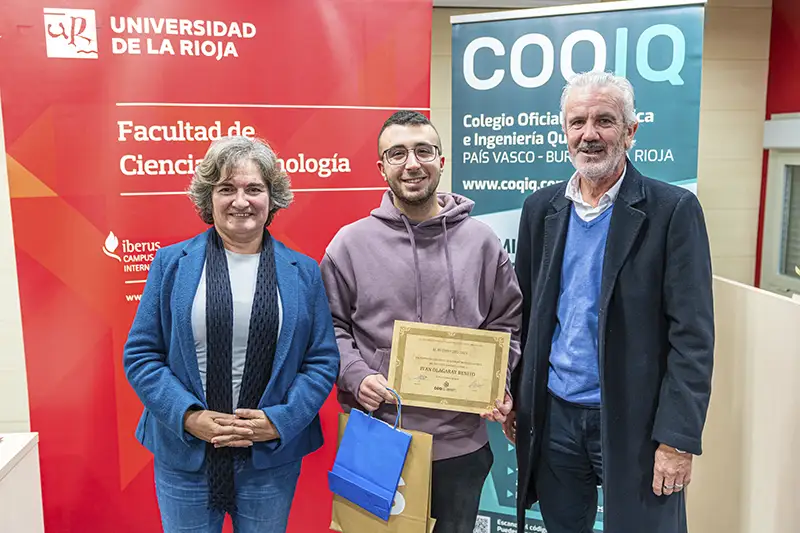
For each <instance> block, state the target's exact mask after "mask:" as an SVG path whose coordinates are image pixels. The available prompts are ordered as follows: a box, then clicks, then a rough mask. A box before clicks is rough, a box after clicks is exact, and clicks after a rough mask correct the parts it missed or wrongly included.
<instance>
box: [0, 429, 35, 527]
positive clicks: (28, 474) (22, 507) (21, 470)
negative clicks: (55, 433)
mask: <svg viewBox="0 0 800 533" xmlns="http://www.w3.org/2000/svg"><path fill="white" fill-rule="evenodd" d="M0 437H2V440H0V531H2V532H3V533H42V532H44V519H43V517H42V483H41V476H40V474H39V434H38V433H0Z"/></svg>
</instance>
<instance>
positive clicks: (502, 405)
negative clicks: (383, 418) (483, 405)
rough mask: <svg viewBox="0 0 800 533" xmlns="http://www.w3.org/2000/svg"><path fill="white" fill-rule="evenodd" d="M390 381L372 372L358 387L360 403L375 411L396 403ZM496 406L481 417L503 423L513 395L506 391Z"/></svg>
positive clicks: (510, 406) (511, 403)
mask: <svg viewBox="0 0 800 533" xmlns="http://www.w3.org/2000/svg"><path fill="white" fill-rule="evenodd" d="M388 387H389V383H388V382H387V381H386V378H385V377H383V375H382V374H371V375H369V376H367V377H365V378H364V379H363V380H362V381H361V386H359V388H358V396H357V398H358V403H360V404H361V405H362V406H363V407H364V409H366V410H367V411H370V412H372V411H375V410H377V409H378V407H380V405H381V403H383V402H387V403H395V401H396V400H395V398H394V396H392V393H391V392H389V390H388ZM495 404H496V406H495V408H494V409H492V410H491V411H487V412H485V413H481V418H483V419H484V420H489V421H492V422H500V423H501V424H502V423H503V422H505V421H506V417H507V416H508V413H510V412H511V408H512V407H513V405H514V403H513V401H512V400H511V396H509V395H508V393H506V396H505V399H504V400H503V402H500V401H499V400H498V401H496V402H495Z"/></svg>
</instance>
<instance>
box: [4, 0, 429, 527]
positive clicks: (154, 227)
mask: <svg viewBox="0 0 800 533" xmlns="http://www.w3.org/2000/svg"><path fill="white" fill-rule="evenodd" d="M431 9H432V6H431V0H293V1H289V0H269V1H267V0H260V1H256V0H226V1H220V0H216V1H212V0H171V1H163V0H162V1H151V0H139V1H132V0H106V1H101V0H82V1H78V0H76V1H71V2H64V1H57V0H53V1H47V0H5V1H4V2H3V7H2V9H0V36H2V37H0V102H1V103H2V118H3V127H4V132H5V141H6V146H5V150H6V154H7V162H8V180H9V189H10V195H11V209H12V219H13V225H14V241H15V246H16V257H17V269H18V277H19V290H20V300H21V307H22V324H23V336H24V342H25V355H26V363H27V372H28V393H29V398H30V409H31V426H32V430H33V431H37V432H39V434H40V454H41V468H42V487H43V499H44V512H45V527H46V529H47V531H48V532H53V533H67V532H81V533H86V532H102V533H106V532H109V533H110V532H114V533H123V532H136V533H141V532H151V531H152V532H155V531H160V521H159V516H158V509H157V504H156V499H155V492H154V487H153V474H152V456H151V455H150V454H149V452H147V451H146V450H145V449H144V448H143V447H142V446H141V445H140V444H139V443H138V442H137V441H136V440H135V438H134V435H133V433H134V428H135V426H136V422H137V420H138V417H139V415H140V413H141V404H140V403H139V400H138V398H137V397H136V395H135V394H134V392H133V390H132V389H131V388H130V386H129V385H128V383H127V381H126V380H125V376H124V374H123V371H122V347H123V344H124V342H125V340H126V337H127V333H128V328H129V327H130V324H131V321H132V319H133V316H134V313H135V311H136V306H137V301H138V298H139V297H140V294H141V290H142V288H143V286H144V285H143V281H144V280H145V278H146V276H147V272H148V268H149V264H150V261H151V260H152V258H153V255H154V254H155V251H156V250H157V249H158V248H159V247H161V246H166V245H168V244H172V243H174V242H177V241H180V240H183V239H186V238H188V237H190V236H192V235H194V234H196V233H198V232H200V231H201V230H203V229H204V228H205V227H206V226H205V225H204V224H203V223H202V222H201V221H200V219H199V218H198V217H197V215H196V214H195V212H194V210H193V207H192V205H191V203H190V201H189V200H188V198H187V197H186V195H185V191H186V188H187V186H188V184H189V180H190V178H191V175H192V173H193V171H194V168H195V165H196V164H197V162H198V160H200V159H202V157H203V156H204V154H205V152H206V150H207V149H208V146H209V142H210V140H211V139H214V138H216V137H218V136H220V135H227V134H242V135H250V136H258V137H261V138H264V139H266V140H268V141H269V142H270V144H271V145H272V147H273V148H274V149H275V150H276V152H277V153H278V156H279V157H280V158H281V161H282V163H283V165H284V167H285V169H286V170H287V172H288V173H289V175H290V176H291V178H292V187H293V189H294V192H295V201H294V203H293V205H292V206H291V207H290V208H289V209H288V210H286V211H282V212H281V213H279V215H278V217H277V218H276V220H275V222H274V223H273V225H272V226H271V228H270V229H271V231H272V233H273V234H274V235H275V236H276V237H277V238H278V239H280V240H282V241H283V242H284V243H286V244H287V245H288V246H290V247H293V248H295V249H297V250H299V251H301V252H304V253H306V254H308V255H310V256H312V257H314V258H315V259H317V260H319V259H320V258H321V257H322V254H323V252H324V249H325V246H326V245H327V243H328V242H329V241H330V239H331V238H332V237H333V235H334V234H335V232H336V231H337V230H338V229H339V228H340V227H341V226H343V225H344V224H347V223H350V222H352V221H354V220H356V219H358V218H360V217H362V216H365V215H366V214H368V212H369V210H370V209H372V208H373V207H375V206H377V205H378V203H379V201H380V197H381V194H382V190H383V189H384V185H385V184H384V182H383V180H382V178H381V176H380V175H379V174H378V172H377V170H376V168H375V161H376V159H377V155H376V146H377V144H376V143H377V140H376V137H377V133H378V131H379V129H380V127H381V125H382V123H383V121H384V120H385V119H386V118H387V117H388V116H389V115H390V114H391V113H392V112H393V111H394V110H396V109H417V110H421V111H423V112H424V113H426V114H427V111H428V108H429V105H430V103H429V102H430V89H429V87H430V55H431ZM338 411H339V408H338V405H337V404H336V401H335V399H334V398H333V397H331V398H329V400H328V402H327V403H326V405H325V407H324V408H323V411H322V423H323V430H324V433H325V437H326V444H325V446H324V447H323V449H322V450H320V451H318V452H316V453H314V454H312V455H310V456H309V457H307V458H306V460H305V462H304V466H303V472H302V475H301V478H300V482H299V485H298V490H297V495H296V497H295V500H294V506H293V509H292V515H291V518H290V526H289V530H290V531H291V532H295V533H301V532H302V533H308V532H312V533H313V532H324V531H328V524H329V521H330V508H331V496H330V492H329V491H328V488H327V478H326V472H327V470H328V469H329V468H330V465H331V464H332V462H333V457H334V450H335V445H336V430H337V424H336V414H337V412H338Z"/></svg>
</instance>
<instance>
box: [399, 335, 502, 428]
mask: <svg viewBox="0 0 800 533" xmlns="http://www.w3.org/2000/svg"><path fill="white" fill-rule="evenodd" d="M510 342H511V336H510V334H509V333H507V332H501V331H487V330H478V329H469V328H459V327H452V326H440V325H434V324H421V323H418V322H403V321H399V320H398V321H397V322H395V326H394V335H393V337H392V354H391V362H390V364H389V379H388V383H389V387H391V388H393V389H395V390H396V391H397V392H398V393H399V394H400V396H401V397H402V398H403V402H404V403H405V404H407V405H413V406H417V407H428V408H432V409H444V410H449V411H460V412H465V413H476V414H480V415H481V416H482V417H483V418H485V419H487V420H495V421H498V422H503V421H505V418H506V415H507V414H508V412H509V411H510V410H511V398H510V397H509V396H508V395H507V394H505V386H506V372H507V365H508V350H509V344H510Z"/></svg>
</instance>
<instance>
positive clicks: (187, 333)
mask: <svg viewBox="0 0 800 533" xmlns="http://www.w3.org/2000/svg"><path fill="white" fill-rule="evenodd" d="M206 242H208V232H205V233H203V234H201V235H200V236H199V237H198V238H196V239H192V240H191V241H190V242H189V243H188V244H187V245H186V248H184V249H183V254H184V255H183V256H182V257H181V258H180V259H179V260H178V271H177V273H176V274H175V284H174V286H173V290H172V300H173V302H174V309H175V324H177V325H178V343H179V345H180V349H181V354H182V355H183V360H184V364H185V365H186V369H187V372H188V374H189V379H190V380H191V382H192V392H194V394H195V396H196V397H197V398H200V399H202V400H203V402H205V401H206V400H205V394H203V383H202V381H201V380H200V368H199V367H198V366H197V351H196V350H195V347H194V334H193V333H192V304H193V303H194V296H195V293H196V292H197V286H198V285H199V283H200V276H201V275H202V274H203V266H204V265H205V262H206Z"/></svg>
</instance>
